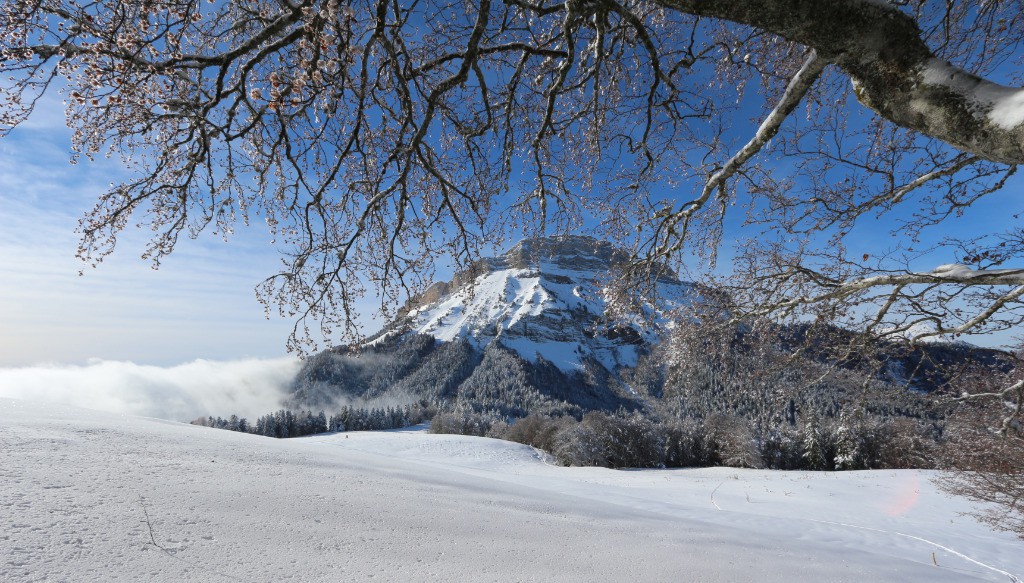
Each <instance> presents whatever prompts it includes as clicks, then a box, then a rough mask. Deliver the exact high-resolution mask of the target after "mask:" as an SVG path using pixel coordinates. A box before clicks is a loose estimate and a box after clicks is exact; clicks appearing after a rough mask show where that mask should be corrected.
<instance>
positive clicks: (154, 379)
mask: <svg viewBox="0 0 1024 583" xmlns="http://www.w3.org/2000/svg"><path fill="white" fill-rule="evenodd" d="M298 367H299V361H298V360H297V359H295V358H291V357H282V358H274V359H242V360H231V361H213V360H201V359H200V360H194V361H192V362H187V363H184V364H179V365H175V366H168V367H159V366H148V365H138V364H135V363H132V362H125V361H111V360H93V361H90V362H89V364H87V365H85V366H77V365H61V364H49V365H37V366H31V367H22V368H0V398H3V397H9V398H15V399H28V400H32V401H44V402H51V403H60V404H64V405H74V406H78V407H85V408H88V409H96V410H100V411H109V412H112V413H125V414H130V415H142V416H146V417H157V418H160V419H168V420H172V421H191V420H193V419H195V418H196V417H199V416H206V415H213V416H215V417H216V416H223V417H227V416H228V415H231V414H237V415H239V416H243V417H249V418H254V417H257V416H259V415H263V414H266V413H268V412H270V411H272V410H274V409H277V408H279V407H280V406H281V399H282V397H284V395H285V392H286V391H287V390H288V387H289V386H290V383H291V381H292V379H293V378H294V376H295V373H296V371H297V370H298Z"/></svg>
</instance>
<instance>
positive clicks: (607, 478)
mask: <svg viewBox="0 0 1024 583" xmlns="http://www.w3.org/2000/svg"><path fill="white" fill-rule="evenodd" d="M932 475H933V474H931V473H929V472H918V471H884V472H850V473H809V472H772V471H743V470H735V469H728V468H713V469H700V470H643V471H612V470H605V469H599V468H561V467H555V466H552V465H550V464H548V463H546V461H545V459H544V457H543V456H542V455H540V454H538V453H537V452H535V451H534V450H532V449H530V448H528V447H526V446H521V445H518V444H513V443H507V442H501V441H496V440H489V439H481V438H468V437H460V436H441V435H430V434H426V433H423V432H411V431H396V432H381V433H348V434H345V433H341V434H330V435H319V436H313V437H309V438H302V439H292V440H274V439H270V438H265V437H258V436H253V435H246V434H240V433H233V432H228V431H221V430H215V429H209V428H205V427H196V426H190V425H185V424H180V423H171V422H166V421H159V420H155V419H147V418H139V417H128V416H120V415H112V414H108V413H98V412H94V411H87V410H82V409H74V408H70V407H63V406H53V405H44V404H38V403H32V402H28V401H17V400H10V399H4V400H0V581H5V582H8V581H9V582H21V581H204V582H207V581H210V582H215V581H260V582H263V581H266V582H271V581H286V580H293V581H343V580H348V581H366V580H371V579H372V580H379V581H402V582H406V581H630V582H638V581H676V582H678V581H711V582H715V581H758V582H761V581H780V582H781V581H787V582H788V581H929V582H931V581H971V580H981V581H1012V580H1015V579H1016V578H1019V577H1020V576H1021V575H1022V574H1024V545H1022V544H1021V543H1020V542H1019V541H1018V540H1017V539H1015V538H1014V537H1012V536H1011V535H1008V534H1005V533H992V532H990V531H988V530H987V529H985V528H984V527H982V526H981V525H979V524H977V523H975V522H974V521H973V520H971V519H970V518H966V517H961V516H959V515H958V514H957V512H959V511H963V510H967V509H968V508H969V506H968V504H967V503H966V502H964V501H962V500H958V499H952V498H949V497H947V496H945V495H944V494H942V493H940V492H938V491H937V490H936V488H935V486H934V485H933V484H932V483H931V481H930V478H931V476H932Z"/></svg>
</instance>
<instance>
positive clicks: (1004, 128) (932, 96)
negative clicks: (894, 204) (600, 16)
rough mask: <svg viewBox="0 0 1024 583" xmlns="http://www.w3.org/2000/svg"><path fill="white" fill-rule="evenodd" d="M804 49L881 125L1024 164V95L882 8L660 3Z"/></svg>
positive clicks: (792, 0) (819, 3)
mask: <svg viewBox="0 0 1024 583" xmlns="http://www.w3.org/2000/svg"><path fill="white" fill-rule="evenodd" d="M656 1H657V2H658V3H659V4H661V5H663V6H665V7H668V8H672V9H675V10H679V11H682V12H686V13H688V14H694V15H698V16H706V17H711V18H719V19H724V20H730V21H732V22H737V23H741V24H746V25H749V26H753V27H755V28H759V29H762V30H765V31H768V32H771V33H774V34H777V35H779V36H781V37H783V38H786V39H787V40H791V41H794V42H798V43H801V44H804V45H806V46H808V47H811V48H813V49H815V50H816V51H817V52H818V54H819V55H820V56H821V57H822V58H824V59H826V60H828V61H831V62H834V63H836V64H837V65H839V67H840V68H842V69H843V70H844V71H845V72H846V73H847V74H848V75H850V78H851V80H852V81H853V83H854V88H855V90H856V93H857V98H858V99H859V100H860V101H861V103H863V104H864V105H866V106H868V107H870V108H871V109H873V110H874V111H876V112H877V113H878V114H879V115H881V116H882V117H884V118H886V119H888V120H890V121H892V122H894V123H896V124H898V125H901V126H903V127H907V128H910V129H913V130H916V131H918V132H921V133H922V134H925V135H928V136H931V137H934V138H938V139H940V140H942V141H944V142H946V143H948V144H950V145H952V146H954V147H956V148H958V149H960V150H963V151H966V152H971V153H973V154H976V155H978V156H980V157H982V158H985V159H987V160H991V161H993V162H1002V163H1005V164H1020V163H1024V90H1021V89H1014V88H1009V87H1004V86H1002V85H999V84H997V83H993V82H991V81H987V80H985V79H982V78H980V77H977V76H975V75H973V74H971V73H969V72H967V71H964V70H962V69H959V68H957V67H955V66H953V65H950V64H948V63H945V62H944V61H942V60H940V59H939V58H937V56H936V55H935V53H934V52H933V51H932V50H931V49H929V48H928V46H927V45H926V44H925V42H924V40H923V39H922V33H921V30H920V28H919V27H918V25H917V22H915V20H914V19H913V18H912V17H910V16H909V15H907V14H905V13H903V12H902V11H900V9H899V8H897V7H895V6H892V5H888V4H886V3H883V2H878V1H876V0H656Z"/></svg>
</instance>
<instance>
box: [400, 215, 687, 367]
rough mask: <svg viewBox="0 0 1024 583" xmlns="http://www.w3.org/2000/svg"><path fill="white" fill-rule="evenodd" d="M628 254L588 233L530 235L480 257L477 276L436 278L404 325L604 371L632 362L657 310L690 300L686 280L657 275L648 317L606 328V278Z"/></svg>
mask: <svg viewBox="0 0 1024 583" xmlns="http://www.w3.org/2000/svg"><path fill="white" fill-rule="evenodd" d="M625 259H626V255H625V253H624V252H623V251H621V250H618V249H617V248H615V247H614V246H613V245H612V244H610V243H607V242H603V241H598V240H597V239H594V238H591V237H581V236H569V235H566V236H559V237H548V238H539V239H528V240H525V241H522V242H520V243H519V244H517V245H516V246H515V247H513V248H512V249H510V250H509V251H508V252H506V253H505V254H503V255H501V256H499V257H496V258H491V259H487V260H484V261H483V262H481V263H480V264H479V266H478V269H477V272H478V273H477V275H476V276H475V277H472V276H467V275H461V276H459V277H457V278H456V279H455V280H454V281H453V282H450V283H444V284H438V285H437V286H435V287H434V288H432V289H431V290H428V293H427V294H424V296H422V297H421V298H419V299H418V300H414V301H413V302H412V303H411V309H410V310H409V312H408V313H407V315H406V318H405V320H404V322H403V323H402V326H403V327H404V328H405V329H408V330H410V331H414V332H418V333H421V334H429V335H432V336H434V337H436V338H438V339H439V340H444V341H449V340H453V339H455V338H467V339H469V340H470V341H471V342H472V343H473V344H474V345H475V346H476V347H477V348H482V347H484V346H486V345H487V344H489V343H491V342H493V341H494V340H496V339H497V340H498V341H499V342H501V343H502V344H503V345H505V346H507V347H509V348H512V349H513V350H515V351H516V352H518V353H519V354H520V355H522V356H523V357H524V358H526V359H527V360H530V361H536V359H537V356H538V355H540V356H542V357H543V358H545V359H546V360H548V361H551V362H552V363H554V364H555V365H556V366H558V367H559V368H560V369H562V370H563V371H567V372H569V371H573V370H578V369H579V368H580V367H581V362H583V361H586V360H588V359H591V360H593V361H596V362H598V363H600V364H602V365H603V366H604V367H605V368H607V369H608V370H614V369H615V368H616V367H618V366H636V362H637V356H638V350H640V347H641V346H642V345H643V344H644V343H645V342H650V341H652V340H655V338H656V336H657V334H658V332H659V331H660V329H661V328H662V327H663V326H664V325H665V324H666V319H665V318H663V316H664V315H665V314H666V313H668V312H669V311H670V310H672V309H673V308H676V307H678V306H679V305H681V304H684V303H686V302H689V301H691V300H692V299H693V298H694V288H693V286H692V285H691V284H687V283H683V282H680V281H677V280H675V279H671V278H665V279H663V280H660V281H659V285H658V294H659V298H658V299H657V300H656V303H654V304H652V305H647V306H645V307H644V310H645V311H646V312H647V314H648V316H649V318H645V320H649V321H645V322H643V323H641V322H637V323H633V324H628V325H625V326H620V327H618V328H615V329H609V327H608V322H607V321H606V320H605V318H604V317H605V314H606V310H607V308H608V297H607V292H606V289H605V288H604V287H603V286H604V284H605V283H607V282H608V281H609V278H610V277H612V270H613V269H614V267H615V265H616V264H617V263H619V262H621V261H623V260H625Z"/></svg>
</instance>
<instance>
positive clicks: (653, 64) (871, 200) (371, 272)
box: [0, 0, 1024, 347]
mask: <svg viewBox="0 0 1024 583" xmlns="http://www.w3.org/2000/svg"><path fill="white" fill-rule="evenodd" d="M1022 38H1024V20H1022V17H1021V11H1020V4H1019V2H1018V1H1015V0H995V1H992V2H986V3H983V4H979V5H972V4H971V3H953V4H950V3H947V2H938V1H933V0H908V1H904V2H894V3H892V4H887V3H885V2H877V1H870V0H830V1H810V0H743V1H735V0H710V1H701V2H696V1H690V0H656V1H636V0H631V1H629V2H620V1H618V0H566V1H564V2H555V3H547V2H539V3H533V2H529V1H522V0H504V1H503V2H493V1H492V0H476V1H473V2H453V3H447V2H443V1H435V0H431V1H429V2H403V1H401V0H376V1H370V0H365V1H362V0H356V1H352V2H342V1H341V0H323V1H321V0H302V1H291V0H230V1H225V2H214V3H202V2H199V1H198V0H171V1H162V0H153V1H147V2H124V1H119V0H97V1H92V2H84V3H83V2H78V1H75V0H15V1H12V2H7V3H5V5H4V7H3V11H2V13H0V55H2V56H0V58H2V65H0V69H2V71H3V73H4V75H5V76H6V77H8V78H9V79H10V81H6V82H5V83H4V84H3V86H2V88H0V93H2V107H0V111H2V114H0V115H2V117H0V124H2V128H0V129H2V131H5V132H6V131H9V129H10V128H12V127H14V126H16V125H17V124H18V123H19V122H21V121H23V120H24V119H26V118H27V117H28V116H29V115H31V112H32V110H33V107H34V105H35V104H36V102H37V100H38V98H39V97H40V96H41V95H42V94H44V93H45V92H46V91H47V90H56V91H60V92H62V93H63V95H64V98H65V101H66V104H67V113H68V120H69V123H70V125H71V126H72V127H73V128H74V129H75V132H74V138H73V146H74V148H75V150H76V151H77V152H79V153H80V154H81V155H85V156H92V155H95V154H99V153H101V152H107V151H113V152H115V153H117V154H120V155H121V156H122V157H123V158H124V159H125V161H126V163H128V164H129V166H130V167H131V169H132V170H133V171H134V178H133V179H131V180H130V181H128V182H126V183H124V184H120V185H117V186H115V187H114V188H112V189H111V190H110V191H109V192H107V193H105V194H103V195H102V196H101V197H100V200H99V203H98V204H97V206H96V207H95V208H94V209H93V210H92V211H91V212H90V213H88V214H87V215H86V217H85V218H84V219H83V221H82V223H81V234H82V247H81V250H80V254H81V256H82V257H83V258H84V259H86V260H89V261H98V260H100V259H102V258H103V257H104V256H105V255H106V254H108V253H110V252H111V251H112V250H113V248H114V245H115V243H116V240H117V235H118V233H119V232H121V231H122V230H123V229H124V228H125V227H126V226H128V225H129V224H133V223H141V224H143V225H147V226H149V227H150V228H152V229H153V231H154V235H153V238H152V241H151V245H150V247H149V249H148V256H149V257H150V258H151V259H152V260H153V261H155V262H159V261H160V259H161V258H162V257H163V256H165V255H166V254H168V253H170V252H171V251H172V250H173V249H174V247H175V245H176V243H177V241H178V239H179V237H180V236H181V235H182V234H188V235H195V234H196V233H198V232H200V231H203V230H205V229H212V230H216V231H218V232H225V233H227V232H230V231H231V230H232V229H233V228H234V227H235V226H236V224H237V223H239V222H247V221H249V220H250V219H254V218H259V219H261V220H264V219H265V220H266V222H267V223H268V224H269V226H270V228H271V230H272V231H273V233H274V235H275V237H276V238H277V240H278V241H280V242H283V243H285V244H286V245H287V248H288V251H287V254H286V257H285V264H284V269H282V270H281V272H280V273H277V274H275V275H273V276H272V277H270V278H268V279H267V280H266V281H264V282H263V284H262V285H261V286H260V288H259V293H260V295H261V296H262V298H263V299H264V300H265V301H266V302H267V304H268V305H278V306H281V309H282V311H284V312H287V313H288V314H292V315H294V316H296V317H297V318H298V323H297V325H296V329H295V334H294V335H293V337H292V340H291V344H292V346H293V347H297V346H299V345H300V344H301V343H302V341H303V340H308V339H309V338H310V334H309V329H308V328H307V326H308V325H309V324H310V323H315V324H320V325H321V326H323V328H324V332H326V333H327V335H328V337H330V336H331V334H332V332H333V331H332V328H333V327H335V326H338V325H340V326H341V327H342V330H341V331H340V336H341V339H342V340H349V339H352V338H355V337H357V336H358V330H357V329H356V327H355V325H354V314H353V312H352V310H353V300H354V299H356V298H358V297H360V296H361V295H362V294H363V293H364V292H365V290H364V288H363V287H364V285H365V284H366V283H367V282H368V283H369V284H370V285H372V286H373V287H374V289H375V290H379V291H380V292H382V293H383V294H384V301H383V307H384V308H385V310H386V311H387V310H390V309H394V308H395V307H396V306H397V304H398V303H399V302H400V301H401V298H402V297H404V296H405V295H407V294H408V293H409V292H410V291H411V290H417V289H421V288H422V287H423V286H424V285H425V284H427V283H429V280H430V279H431V278H432V267H433V265H434V261H435V259H436V258H437V257H442V256H443V257H445V258H447V259H450V260H453V261H454V262H455V263H456V264H465V263H467V262H468V261H470V260H471V259H472V258H474V257H475V256H476V255H477V253H478V252H479V250H480V249H481V247H482V245H484V244H485V243H488V242H493V241H494V240H495V239H496V238H498V237H500V235H501V234H504V233H519V232H523V231H526V232H537V231H541V232H549V231H553V230H554V231H558V230H568V229H572V228H575V227H578V226H580V225H581V224H582V223H583V222H584V221H585V220H587V219H588V217H589V218H590V219H593V218H594V217H596V218H597V219H596V220H598V221H600V222H601V224H602V227H603V230H604V232H605V233H606V234H610V235H612V236H615V237H616V238H617V239H619V240H632V241H633V243H634V249H635V252H636V255H637V259H638V266H639V267H638V269H642V268H643V266H644V265H647V266H648V267H649V266H650V265H651V264H653V263H651V262H656V261H662V260H666V259H668V260H678V259H679V258H680V257H681V256H683V254H685V253H687V252H689V251H691V250H694V249H697V250H700V252H701V253H702V254H703V257H704V259H706V260H707V261H708V262H709V263H712V264H713V263H714V260H715V258H716V255H717V252H718V250H719V248H720V246H721V244H722V240H721V234H722V222H723V220H724V218H725V214H726V213H727V212H733V211H729V209H730V207H731V206H732V205H734V204H735V203H736V202H740V203H745V204H748V205H749V206H750V211H751V212H750V214H749V216H748V217H747V221H748V222H751V223H755V224H760V225H761V227H762V228H761V229H760V230H759V231H757V232H758V237H756V241H752V242H751V244H749V245H744V246H743V247H742V248H743V249H745V255H744V256H743V257H741V258H740V259H741V260H740V261H739V262H738V263H737V268H738V271H740V272H743V273H744V274H745V275H746V276H747V278H746V279H745V280H744V285H743V286H742V288H737V289H742V290H744V292H745V293H740V294H737V295H736V299H737V300H738V301H739V303H738V304H737V305H736V306H734V310H737V313H739V310H738V308H739V307H742V308H744V309H743V310H742V311H743V312H744V313H754V314H759V313H771V314H783V315H787V314H788V315H798V314H802V315H806V314H807V313H808V312H811V313H814V314H815V315H818V316H821V315H833V313H839V312H844V311H845V310H841V309H839V308H840V307H847V306H850V305H864V304H870V305H873V306H875V307H876V308H879V309H877V310H875V311H874V318H873V320H869V321H867V322H866V323H864V324H865V325H866V326H868V327H869V328H871V329H873V330H875V331H879V332H885V333H897V332H900V333H902V332H903V331H905V330H907V329H912V330H914V331H918V330H921V328H920V327H919V326H917V327H915V324H917V323H919V322H920V321H925V320H926V321H928V322H930V323H931V324H932V326H931V327H930V328H929V329H928V331H926V332H924V334H948V333H971V332H978V331H985V330H989V329H992V328H1000V327H1007V326H1011V325H1014V324H1016V323H1018V322H1019V320H1020V313H1019V307H1020V302H1019V300H1020V296H1021V295H1022V294H1024V272H1022V271H1021V270H1019V269H1014V268H1012V267H1013V266H1007V264H1008V263H1009V262H1011V261H1013V260H1015V259H1017V258H1018V256H1019V255H1020V252H1021V250H1022V249H1024V237H1021V234H1020V232H1019V231H1014V232H1010V233H1006V234H999V233H982V234H979V235H984V236H982V237H979V238H978V239H974V240H971V241H959V242H952V241H951V242H949V244H948V246H949V248H950V249H958V250H959V251H958V252H957V253H952V252H951V253H950V254H951V255H956V256H955V257H952V258H951V259H953V260H955V263H954V262H953V261H951V265H947V266H944V267H939V268H937V269H934V270H931V271H926V272H920V271H913V270H911V269H910V268H909V264H908V263H907V261H901V260H900V257H898V256H896V255H893V256H890V257H886V258H878V259H874V260H872V259H871V258H870V257H860V256H859V255H858V254H856V253H853V254H851V253H848V252H847V251H846V250H845V249H844V248H843V247H842V245H840V244H839V243H841V242H842V241H843V240H844V237H845V236H846V234H847V233H848V232H849V229H850V228H851V227H852V226H853V225H854V224H857V223H858V222H859V221H861V220H863V217H866V216H867V217H869V218H870V215H871V214H874V213H885V212H887V211H890V210H892V209H894V208H897V207H899V208H904V207H912V208H913V209H914V212H913V213H912V214H913V216H914V217H915V218H914V219H913V221H912V223H911V224H909V225H905V226H904V227H902V228H905V229H907V240H908V241H910V240H913V238H914V236H915V234H916V233H917V232H918V231H919V230H920V229H923V228H926V227H929V226H932V225H935V224H937V223H940V222H943V221H945V220H947V219H949V218H951V217H955V216H956V215H957V214H958V213H959V212H960V211H961V210H962V209H963V208H965V207H967V206H969V205H971V204H972V203H973V202H974V201H976V200H977V199H978V198H980V197H983V196H985V195H986V194H988V193H990V192H993V191H995V190H998V189H999V188H1000V187H1001V186H1002V185H1003V183H1004V182H1005V180H1006V179H1007V178H1008V177H1009V176H1010V175H1011V174H1013V172H1014V170H1015V168H1016V164H1018V163H1019V162H1021V161H1022V160H1024V106H1022V105H1021V102H1022V101H1024V97H1022V95H1024V94H1022V93H1021V92H1020V91H1018V90H1016V89H1012V88H1009V87H1004V86H1002V85H998V84H996V83H994V82H992V81H989V80H986V79H985V78H984V77H981V76H977V75H990V74H992V73H993V71H995V70H996V69H997V68H998V67H999V66H1001V65H1003V64H1004V63H1005V62H1006V61H1007V59H1008V58H1009V57H1012V56H1014V51H1015V50H1016V48H1017V46H1018V44H1019V42H1020V41H1021V40H1022ZM950 63H954V64H950ZM858 102H859V104H858ZM758 108H760V113H759V114H757V115H759V117H760V121H759V123H757V124H754V125H753V126H750V125H749V124H748V123H747V121H746V120H745V118H746V117H747V116H748V115H749V114H751V113H756V112H757V111H758ZM798 109H802V110H803V111H804V114H802V115H801V116H794V113H795V112H796V111H797V110H798ZM797 117H799V118H801V119H796V118H797ZM748 132H749V133H748ZM780 157H784V158H785V160H786V163H785V164H784V165H781V164H777V163H775V162H774V161H775V160H777V159H779V158H780ZM510 193H511V194H510ZM690 193H696V194H695V195H694V196H691V194H690ZM792 235H798V237H797V238H795V239H794V238H793V237H792ZM794 241H796V242H795V243H794ZM908 247H909V244H908ZM903 251H905V249H904V250H903ZM644 260H648V261H644ZM969 265H970V267H969ZM751 283H753V284H755V285H750V284H751ZM950 301H954V302H956V303H957V305H958V306H960V307H959V310H960V311H959V312H956V311H954V310H947V309H943V307H944V306H945V305H946V304H948V303H949V302H950ZM823 306H824V307H823ZM936 308H938V309H936Z"/></svg>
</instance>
